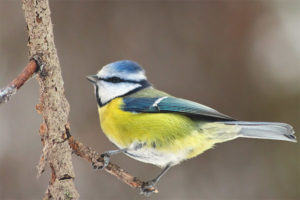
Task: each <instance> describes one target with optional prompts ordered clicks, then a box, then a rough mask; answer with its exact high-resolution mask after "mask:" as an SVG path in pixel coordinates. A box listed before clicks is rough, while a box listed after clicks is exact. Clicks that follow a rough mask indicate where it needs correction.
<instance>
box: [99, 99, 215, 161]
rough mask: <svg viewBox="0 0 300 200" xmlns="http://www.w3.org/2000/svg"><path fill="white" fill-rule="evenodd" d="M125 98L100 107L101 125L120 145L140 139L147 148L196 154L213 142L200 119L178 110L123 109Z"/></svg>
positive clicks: (126, 144) (126, 145)
mask: <svg viewBox="0 0 300 200" xmlns="http://www.w3.org/2000/svg"><path fill="white" fill-rule="evenodd" d="M122 104H123V101H122V98H116V99H114V100H112V101H111V102H110V103H109V104H107V105H105V106H104V107H101V108H99V115H100V122H101V127H102V129H103V131H104V133H105V134H106V136H107V137H108V138H109V139H110V140H111V141H112V142H113V143H114V144H116V145H117V146H118V147H119V148H126V147H129V146H130V145H131V144H132V143H134V142H141V143H143V144H144V145H145V146H146V147H148V148H155V149H157V150H160V151H166V152H173V153H178V154H179V153H180V154H182V156H183V157H185V158H191V157H194V156H196V155H198V154H200V153H202V152H203V151H205V150H207V149H209V148H211V147H212V146H213V144H214V142H213V141H212V140H210V139H209V138H208V137H207V136H206V135H205V134H201V129H199V128H198V127H199V123H198V122H195V121H193V120H191V119H190V118H188V117H186V116H184V115H180V114H175V113H131V112H126V111H123V110H122V109H120V106H121V105H122Z"/></svg>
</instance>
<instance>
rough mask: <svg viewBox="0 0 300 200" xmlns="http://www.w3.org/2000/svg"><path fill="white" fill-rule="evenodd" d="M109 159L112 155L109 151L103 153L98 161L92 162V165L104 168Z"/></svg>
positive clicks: (96, 167)
mask: <svg viewBox="0 0 300 200" xmlns="http://www.w3.org/2000/svg"><path fill="white" fill-rule="evenodd" d="M100 160H101V161H100ZM102 160H103V161H102ZM109 160H110V155H109V154H108V153H103V154H101V155H100V158H98V159H97V161H96V162H93V163H92V166H93V168H94V169H104V168H105V167H107V165H108V164H109Z"/></svg>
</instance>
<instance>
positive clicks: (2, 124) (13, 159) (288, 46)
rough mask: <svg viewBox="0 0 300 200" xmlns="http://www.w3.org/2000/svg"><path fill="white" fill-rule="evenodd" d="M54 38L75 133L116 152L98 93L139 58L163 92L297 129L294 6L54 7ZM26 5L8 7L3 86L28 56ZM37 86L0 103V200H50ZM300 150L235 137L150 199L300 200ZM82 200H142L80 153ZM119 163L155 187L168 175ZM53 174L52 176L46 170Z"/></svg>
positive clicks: (0, 62)
mask: <svg viewBox="0 0 300 200" xmlns="http://www.w3.org/2000/svg"><path fill="white" fill-rule="evenodd" d="M50 6H51V9H52V20H53V24H54V34H55V42H56V46H57V50H58V54H59V58H60V62H61V67H62V73H63V78H64V81H65V94H66V96H67V98H68V100H69V102H70V105H71V113H70V123H71V131H72V132H71V133H72V135H73V136H74V137H76V138H77V139H79V140H80V141H82V142H84V143H85V144H86V145H88V146H90V147H93V148H94V149H95V150H97V151H98V152H103V151H105V150H109V149H114V148H115V147H114V146H113V144H111V143H110V142H109V141H108V140H107V139H106V137H105V136H104V135H103V133H102V132H101V130H100V127H99V119H98V115H97V106H96V101H95V97H94V94H93V88H92V86H91V85H90V83H88V81H87V80H86V79H85V76H86V75H88V74H94V73H96V72H97V71H98V70H99V69H100V68H101V66H103V65H105V64H107V63H109V62H112V61H116V60H120V59H131V60H135V61H137V62H139V63H140V64H141V65H143V66H144V68H145V70H146V72H147V75H148V78H149V80H150V81H151V82H152V83H153V84H154V85H155V86H156V87H157V88H159V89H161V90H165V91H167V92H169V93H171V94H173V95H175V96H179V97H182V98H186V99H190V100H194V101H197V102H200V103H203V104H206V105H209V106H211V107H214V108H216V109H217V110H219V111H221V112H223V113H225V114H228V115H230V116H233V117H235V118H237V119H242V120H253V121H282V122H287V123H290V124H291V125H293V126H294V127H295V129H296V130H298V133H299V130H300V123H299V118H300V111H299V109H300V66H299V64H300V56H299V55H300V37H299V35H300V14H299V9H300V3H299V2H297V1H278V2H275V1H214V2H211V1H198V2H197V1H193V2H192V1H191V2H184V1H177V2H175V1H170V2H159V1H143V2H141V1H140V2H137V1H126V2H125V1H110V2H109V1H51V2H50ZM26 42H27V32H26V27H25V22H24V17H23V11H22V9H21V1H17V0H0V66H1V67H0V86H1V87H2V86H5V85H6V84H7V83H9V82H10V81H11V80H12V79H13V78H14V77H15V76H16V74H18V73H19V72H21V70H22V69H23V67H24V66H25V64H26V63H27V60H28V50H27V47H26ZM38 95H39V88H38V84H37V82H36V81H35V80H34V79H33V80H31V81H30V82H29V83H27V84H26V85H25V86H24V87H23V88H22V89H21V90H20V91H19V92H18V94H17V95H15V96H14V97H13V98H12V99H11V101H10V102H9V103H6V104H4V105H1V107H0V110H1V111H0V199H3V200H8V199H10V200H11V199H25V200H27V199H28V200H29V199H41V197H42V196H43V194H44V192H45V190H46V187H47V184H48V180H49V173H45V174H44V175H43V176H42V177H41V178H40V179H37V178H36V172H37V171H36V165H37V163H38V160H39V157H40V153H41V149H42V145H41V142H40V137H39V134H38V129H39V124H40V123H41V116H39V115H38V114H37V113H36V111H35V105H36V104H37V103H38ZM299 150H300V147H299V144H293V143H288V142H279V141H265V140H264V141H263V140H251V139H237V140H235V141H231V142H227V143H224V144H219V145H217V146H216V148H214V149H213V150H209V151H207V152H205V153H204V154H202V155H201V156H199V157H197V158H194V159H192V160H189V161H187V162H184V163H182V164H181V165H179V166H176V167H174V168H173V169H171V170H170V171H169V172H168V173H167V175H166V176H165V177H163V178H162V180H161V182H160V183H159V193H158V194H156V195H153V196H152V197H151V199H175V200H176V199H224V200H227V199H228V200H229V199H237V200H240V199H242V200H243V199H245V200H248V199H249V200H252V199H256V200H268V199H283V200H296V199H300V163H299V158H300V157H299V153H300V152H299ZM73 161H74V166H75V172H76V180H75V182H76V186H77V189H78V190H79V192H80V195H81V199H88V200H89V199H145V198H144V197H143V196H140V195H139V194H138V193H139V191H138V190H134V189H131V188H129V187H128V186H127V185H125V184H123V183H121V182H120V181H118V180H117V179H116V178H115V177H112V176H111V175H109V174H107V173H102V172H100V171H99V172H97V171H94V170H92V168H91V166H90V164H89V163H87V162H86V161H84V160H82V159H80V158H78V157H76V156H73ZM113 161H114V162H115V163H117V164H120V165H121V166H122V167H123V168H125V169H126V170H128V171H129V172H131V173H133V174H134V175H136V176H138V177H140V178H142V179H144V180H147V179H150V178H153V177H154V176H155V175H156V174H157V173H158V172H159V171H160V169H158V168H157V167H155V166H151V165H147V164H143V163H139V162H137V161H135V160H132V159H130V158H127V157H126V156H124V155H120V156H115V157H114V158H113ZM47 171H49V170H47Z"/></svg>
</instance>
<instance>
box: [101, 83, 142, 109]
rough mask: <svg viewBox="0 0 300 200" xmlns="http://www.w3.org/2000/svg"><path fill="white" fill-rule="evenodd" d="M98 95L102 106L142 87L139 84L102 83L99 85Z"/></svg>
mask: <svg viewBox="0 0 300 200" xmlns="http://www.w3.org/2000/svg"><path fill="white" fill-rule="evenodd" d="M98 87H99V89H98V94H99V97H100V100H101V103H102V104H105V103H107V102H109V101H110V100H112V99H114V98H116V97H118V96H122V95H124V94H126V93H128V92H130V91H132V90H134V89H136V88H139V87H141V84H139V83H126V82H121V83H109V82H105V81H100V83H99V84H98Z"/></svg>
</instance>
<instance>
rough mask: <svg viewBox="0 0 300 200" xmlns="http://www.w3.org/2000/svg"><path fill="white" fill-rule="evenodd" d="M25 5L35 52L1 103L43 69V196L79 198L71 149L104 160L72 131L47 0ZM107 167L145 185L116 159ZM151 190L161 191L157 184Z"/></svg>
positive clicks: (134, 184)
mask: <svg viewBox="0 0 300 200" xmlns="http://www.w3.org/2000/svg"><path fill="white" fill-rule="evenodd" d="M23 9H24V11H25V18H26V22H27V27H28V33H29V39H28V46H29V51H30V55H34V56H33V57H32V58H31V60H30V62H29V63H28V65H27V66H26V67H25V68H24V70H23V72H22V73H21V74H20V75H19V76H18V77H17V78H15V79H14V80H13V81H12V82H11V83H10V84H9V85H8V86H7V87H5V88H3V89H1V90H0V103H2V102H7V101H8V100H9V97H11V96H12V95H13V94H15V93H16V91H17V90H18V89H19V88H20V87H21V86H22V85H23V84H24V83H25V82H26V81H27V80H28V79H29V78H30V77H32V76H33V75H34V74H35V73H36V72H37V71H38V70H40V73H39V77H38V81H39V84H40V91H41V93H40V101H41V102H40V104H38V105H37V106H36V110H37V112H38V113H40V114H42V115H43V123H42V124H41V126H40V131H39V132H40V136H41V141H42V144H43V147H44V148H43V153H42V155H41V159H40V162H39V165H38V175H40V174H42V173H43V172H44V169H45V165H46V164H47V163H49V166H50V168H51V172H52V175H51V179H50V182H49V187H48V190H47V191H46V193H45V196H44V199H52V198H54V199H78V198H79V194H78V193H77V191H76V189H75V185H74V182H73V180H74V178H75V175H74V171H73V166H72V162H71V149H72V151H73V153H75V154H76V155H77V156H80V157H82V158H83V159H85V160H87V161H88V162H91V163H92V164H93V166H96V167H97V168H101V167H103V163H104V160H103V158H102V157H101V155H100V154H99V153H97V152H95V151H94V150H92V149H91V148H90V147H87V146H85V145H84V144H82V143H81V142H79V141H77V140H75V139H74V138H73V137H72V136H71V135H70V131H69V130H70V128H69V124H68V115H69V104H68V102H67V100H66V98H65V96H64V88H63V80H62V76H61V69H60V66H59V61H58V57H57V53H56V48H55V45H54V38H53V32H52V31H53V30H52V23H51V18H50V9H49V4H48V0H23ZM70 148H71V149H70ZM105 171H106V172H108V173H110V174H111V175H113V176H116V177H117V178H118V179H119V180H121V181H122V182H124V183H126V184H127V185H129V186H130V187H132V188H142V187H143V185H144V184H145V182H143V181H141V180H139V179H138V178H136V177H134V176H132V175H131V174H129V173H128V172H126V171H125V170H123V169H122V168H120V167H119V166H118V165H116V164H113V163H109V164H108V166H107V167H106V168H105ZM148 190H149V191H151V192H155V193H157V192H158V191H157V189H156V188H154V187H152V188H148Z"/></svg>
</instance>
